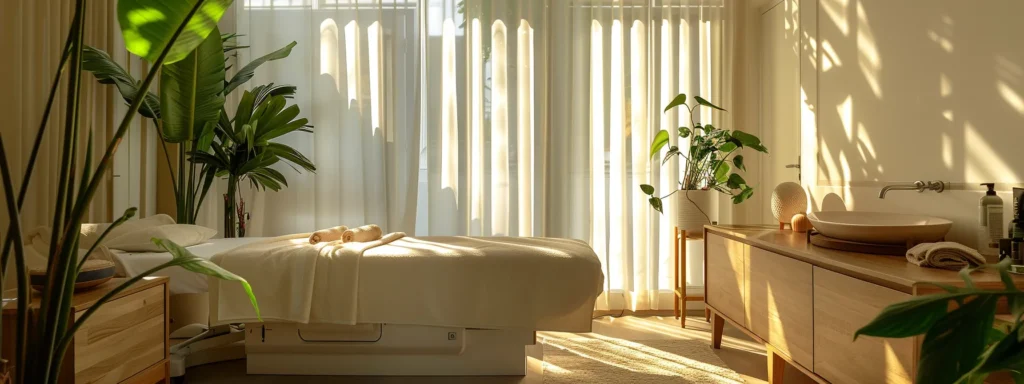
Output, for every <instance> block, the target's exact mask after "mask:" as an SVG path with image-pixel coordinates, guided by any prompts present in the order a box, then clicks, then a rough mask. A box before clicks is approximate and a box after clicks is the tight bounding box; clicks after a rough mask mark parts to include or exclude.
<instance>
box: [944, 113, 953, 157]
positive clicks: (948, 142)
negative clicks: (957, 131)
mask: <svg viewBox="0 0 1024 384" xmlns="http://www.w3.org/2000/svg"><path fill="white" fill-rule="evenodd" d="M950 121H952V120H950ZM942 164H943V165H945V166H946V168H947V169H953V139H951V138H950V137H949V133H946V132H943V133H942Z"/></svg>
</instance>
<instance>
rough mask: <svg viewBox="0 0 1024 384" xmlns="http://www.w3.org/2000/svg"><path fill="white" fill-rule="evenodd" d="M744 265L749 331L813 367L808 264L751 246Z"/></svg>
mask: <svg viewBox="0 0 1024 384" xmlns="http://www.w3.org/2000/svg"><path fill="white" fill-rule="evenodd" d="M746 267H747V268H746V271H747V272H746V275H747V293H746V299H747V300H746V303H747V313H748V314H749V319H748V321H749V323H750V331H751V332H754V334H755V335H757V336H758V337H760V338H762V339H764V340H765V341H767V342H768V343H769V344H771V345H772V346H774V347H775V349H776V350H778V351H779V352H781V353H782V354H783V355H786V356H788V357H789V358H790V359H792V360H793V361H796V362H797V363H798V364H800V365H802V366H803V367H804V368H807V369H813V368H812V364H813V363H814V340H813V337H812V335H813V334H812V330H813V328H814V318H813V312H814V310H813V301H814V298H813V295H812V293H811V292H812V291H811V289H812V285H813V280H812V278H811V274H812V271H811V265H810V264H808V263H805V262H802V261H798V260H794V259H791V258H789V257H786V256H782V255H778V254H775V253H772V252H769V251H765V250H763V249H760V248H755V247H751V248H750V253H749V255H748V256H747V264H746Z"/></svg>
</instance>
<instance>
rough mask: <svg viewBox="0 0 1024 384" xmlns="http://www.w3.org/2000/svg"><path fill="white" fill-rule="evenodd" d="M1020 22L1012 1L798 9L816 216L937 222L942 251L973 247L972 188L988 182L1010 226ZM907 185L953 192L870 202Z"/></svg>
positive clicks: (923, 0)
mask: <svg viewBox="0 0 1024 384" xmlns="http://www.w3.org/2000/svg"><path fill="white" fill-rule="evenodd" d="M1022 14H1024V2H1021V1H1017V0H987V1H963V0H900V1H891V0H801V8H800V15H799V19H800V21H799V22H800V26H801V29H802V30H803V37H804V39H803V41H802V48H803V57H802V61H801V90H802V92H803V94H804V95H806V96H805V97H802V98H803V111H802V122H801V125H802V127H803V137H804V140H803V152H804V154H805V156H804V164H803V165H804V172H805V175H817V177H805V180H804V182H805V184H806V185H807V187H808V188H809V190H810V191H811V194H812V200H813V202H812V203H813V209H815V210H821V209H834V208H837V207H838V208H842V206H843V205H845V207H846V208H848V209H856V210H871V211H895V212H915V213H923V214H929V215H934V216H940V217H945V218H948V219H951V220H953V221H954V223H955V224H954V229H953V231H952V232H951V235H950V239H951V240H956V241H960V242H963V243H965V244H968V245H974V244H975V241H976V234H975V232H974V231H976V229H977V224H978V218H977V216H978V214H977V211H978V207H977V206H978V199H979V198H980V197H981V196H982V194H983V193H982V192H981V189H980V187H978V186H977V185H976V184H977V183H982V182H995V183H998V185H997V189H999V190H1000V196H1001V197H1002V198H1003V199H1004V201H1005V203H1006V208H1005V217H1006V221H1009V220H1010V218H1011V217H1012V216H1011V212H1010V198H1009V194H1010V188H1011V187H1013V186H1024V185H1022V184H1021V183H1022V182H1024V172H1022V171H1021V170H1020V169H1019V168H1016V167H1015V166H1016V165H1017V164H1024V151H1022V150H1020V149H1018V146H1020V145H1022V144H1024V96H1022V95H1024V69H1022V68H1024V49H1021V45H1020V37H1021V36H1024V23H1021V22H1020V15H1022ZM914 180H943V181H947V182H952V183H953V184H952V187H953V189H954V190H951V191H946V192H944V193H942V194H935V193H925V194H917V193H914V192H901V191H897V192H892V193H891V194H889V195H888V196H887V198H886V199H885V200H881V199H878V197H877V194H878V189H879V188H880V187H881V186H882V185H885V184H892V183H903V182H912V181H914ZM832 194H834V195H832ZM837 197H838V199H837ZM826 200H827V201H826ZM840 200H842V202H843V203H844V204H841V203H840Z"/></svg>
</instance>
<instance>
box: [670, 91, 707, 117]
mask: <svg viewBox="0 0 1024 384" xmlns="http://www.w3.org/2000/svg"><path fill="white" fill-rule="evenodd" d="M698 99H700V98H699V97H698ZM698 102H699V101H698ZM683 104H686V94H685V93H680V94H678V95H676V97H675V98H674V99H672V102H670V103H668V105H666V106H665V110H664V111H663V113H664V112H668V110H669V109H672V108H675V107H678V106H680V105H683Z"/></svg>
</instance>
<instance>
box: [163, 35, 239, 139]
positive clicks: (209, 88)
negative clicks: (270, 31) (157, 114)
mask: <svg viewBox="0 0 1024 384" xmlns="http://www.w3.org/2000/svg"><path fill="white" fill-rule="evenodd" d="M213 31H214V33H210V34H209V36H208V37H207V38H206V40H203V43H202V44H200V45H199V47H197V48H196V49H195V51H192V53H190V54H188V56H186V57H185V58H184V59H183V60H181V61H178V62H176V63H174V64H169V65H165V66H164V67H163V69H162V70H161V72H160V110H161V111H162V113H163V116H161V117H162V120H163V125H162V127H161V128H162V129H163V132H161V134H162V135H163V137H164V140H167V141H168V142H171V143H181V142H184V141H189V140H192V139H193V138H194V137H195V136H196V132H197V131H201V130H203V129H204V127H206V126H207V124H216V123H217V121H218V120H219V119H220V111H221V109H222V108H223V107H224V93H223V91H224V53H223V46H222V43H221V40H220V32H219V31H217V28H216V27H214V28H213Z"/></svg>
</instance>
